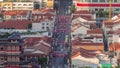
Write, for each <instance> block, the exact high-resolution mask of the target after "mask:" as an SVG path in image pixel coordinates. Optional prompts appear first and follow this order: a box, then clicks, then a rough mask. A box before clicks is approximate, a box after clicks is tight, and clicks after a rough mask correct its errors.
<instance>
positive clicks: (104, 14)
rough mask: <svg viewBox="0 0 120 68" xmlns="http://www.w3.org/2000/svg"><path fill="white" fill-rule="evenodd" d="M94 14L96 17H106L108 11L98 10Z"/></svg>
mask: <svg viewBox="0 0 120 68" xmlns="http://www.w3.org/2000/svg"><path fill="white" fill-rule="evenodd" d="M96 16H97V17H104V18H108V16H109V13H108V12H107V11H102V10H99V11H98V12H97V13H96Z"/></svg>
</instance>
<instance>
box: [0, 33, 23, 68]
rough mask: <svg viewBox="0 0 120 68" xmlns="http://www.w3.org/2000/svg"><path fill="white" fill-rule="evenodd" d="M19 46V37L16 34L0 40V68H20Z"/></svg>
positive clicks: (20, 44)
mask: <svg viewBox="0 0 120 68" xmlns="http://www.w3.org/2000/svg"><path fill="white" fill-rule="evenodd" d="M21 46H22V42H21V39H20V36H19V35H18V34H16V33H13V34H12V35H11V36H9V37H8V38H1V39H0V68H21V67H20V55H21Z"/></svg>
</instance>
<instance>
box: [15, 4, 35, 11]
mask: <svg viewBox="0 0 120 68" xmlns="http://www.w3.org/2000/svg"><path fill="white" fill-rule="evenodd" d="M33 9H34V3H33V2H13V10H33Z"/></svg>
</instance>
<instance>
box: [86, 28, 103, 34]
mask: <svg viewBox="0 0 120 68" xmlns="http://www.w3.org/2000/svg"><path fill="white" fill-rule="evenodd" d="M87 34H102V30H101V29H100V28H97V29H95V30H88V31H87Z"/></svg>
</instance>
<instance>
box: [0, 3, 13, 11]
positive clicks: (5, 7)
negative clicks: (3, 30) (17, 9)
mask: <svg viewBox="0 0 120 68" xmlns="http://www.w3.org/2000/svg"><path fill="white" fill-rule="evenodd" d="M0 4H1V6H0V8H1V9H2V10H12V9H13V8H12V7H13V5H12V4H13V3H12V2H0Z"/></svg>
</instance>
